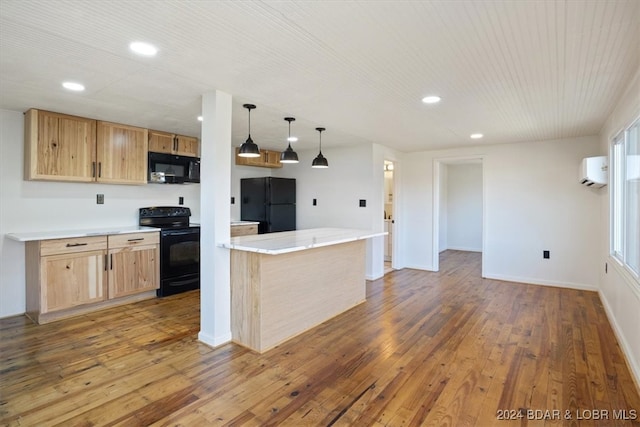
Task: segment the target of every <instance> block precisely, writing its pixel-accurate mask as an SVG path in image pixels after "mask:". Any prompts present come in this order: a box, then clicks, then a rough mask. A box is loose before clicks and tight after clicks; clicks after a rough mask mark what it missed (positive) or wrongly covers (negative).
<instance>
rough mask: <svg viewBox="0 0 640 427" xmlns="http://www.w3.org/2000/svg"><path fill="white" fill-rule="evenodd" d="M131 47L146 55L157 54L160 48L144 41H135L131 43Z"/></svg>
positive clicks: (136, 51)
mask: <svg viewBox="0 0 640 427" xmlns="http://www.w3.org/2000/svg"><path fill="white" fill-rule="evenodd" d="M129 49H131V50H132V51H134V52H135V53H137V54H139V55H144V56H155V54H156V53H158V49H157V48H156V47H155V46H153V45H150V44H149V43H144V42H133V43H131V44H130V45H129Z"/></svg>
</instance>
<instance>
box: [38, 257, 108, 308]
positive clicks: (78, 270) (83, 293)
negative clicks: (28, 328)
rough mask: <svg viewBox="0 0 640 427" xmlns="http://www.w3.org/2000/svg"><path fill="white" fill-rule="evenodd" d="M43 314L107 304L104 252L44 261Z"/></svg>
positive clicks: (42, 263)
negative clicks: (97, 303)
mask: <svg viewBox="0 0 640 427" xmlns="http://www.w3.org/2000/svg"><path fill="white" fill-rule="evenodd" d="M40 264H41V265H40V268H41V269H42V273H41V274H42V275H41V277H42V281H43V283H46V284H47V286H45V287H44V288H43V289H42V310H41V311H44V312H49V311H55V310H63V309H66V308H71V307H75V306H78V305H83V304H91V303H94V302H99V301H104V300H105V299H106V297H107V292H106V289H105V286H104V285H105V284H106V283H107V281H106V280H105V279H106V276H105V271H104V251H89V252H80V253H72V254H62V255H49V256H45V257H42V258H41V261H40Z"/></svg>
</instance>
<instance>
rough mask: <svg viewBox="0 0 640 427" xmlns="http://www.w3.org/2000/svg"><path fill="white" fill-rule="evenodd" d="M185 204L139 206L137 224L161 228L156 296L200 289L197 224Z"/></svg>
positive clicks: (198, 227) (198, 231)
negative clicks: (158, 280) (191, 222)
mask: <svg viewBox="0 0 640 427" xmlns="http://www.w3.org/2000/svg"><path fill="white" fill-rule="evenodd" d="M190 217H191V209H189V208H187V207H184V206H155V207H148V208H140V215H139V224H140V225H143V226H146V227H156V228H159V229H160V289H158V291H157V294H158V296H159V297H165V296H168V295H174V294H178V293H181V292H186V291H190V290H194V289H199V288H200V226H199V225H195V224H190V222H189V219H190Z"/></svg>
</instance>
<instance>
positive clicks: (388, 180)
mask: <svg viewBox="0 0 640 427" xmlns="http://www.w3.org/2000/svg"><path fill="white" fill-rule="evenodd" d="M394 169H395V168H394V164H393V162H392V161H390V160H385V161H384V212H383V214H384V231H385V232H386V233H388V234H387V235H385V236H384V274H387V273H388V272H390V271H393V267H392V265H393V235H394V224H395V211H394V200H395V197H394V191H395V185H394V176H393V173H394Z"/></svg>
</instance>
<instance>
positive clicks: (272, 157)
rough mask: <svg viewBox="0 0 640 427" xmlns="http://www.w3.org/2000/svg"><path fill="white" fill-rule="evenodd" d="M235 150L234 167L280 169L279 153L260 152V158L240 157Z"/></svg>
mask: <svg viewBox="0 0 640 427" xmlns="http://www.w3.org/2000/svg"><path fill="white" fill-rule="evenodd" d="M239 150H240V149H239V148H236V165H244V166H259V167H263V168H281V167H282V163H280V152H279V151H273V150H260V157H240V156H238V151H239Z"/></svg>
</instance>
